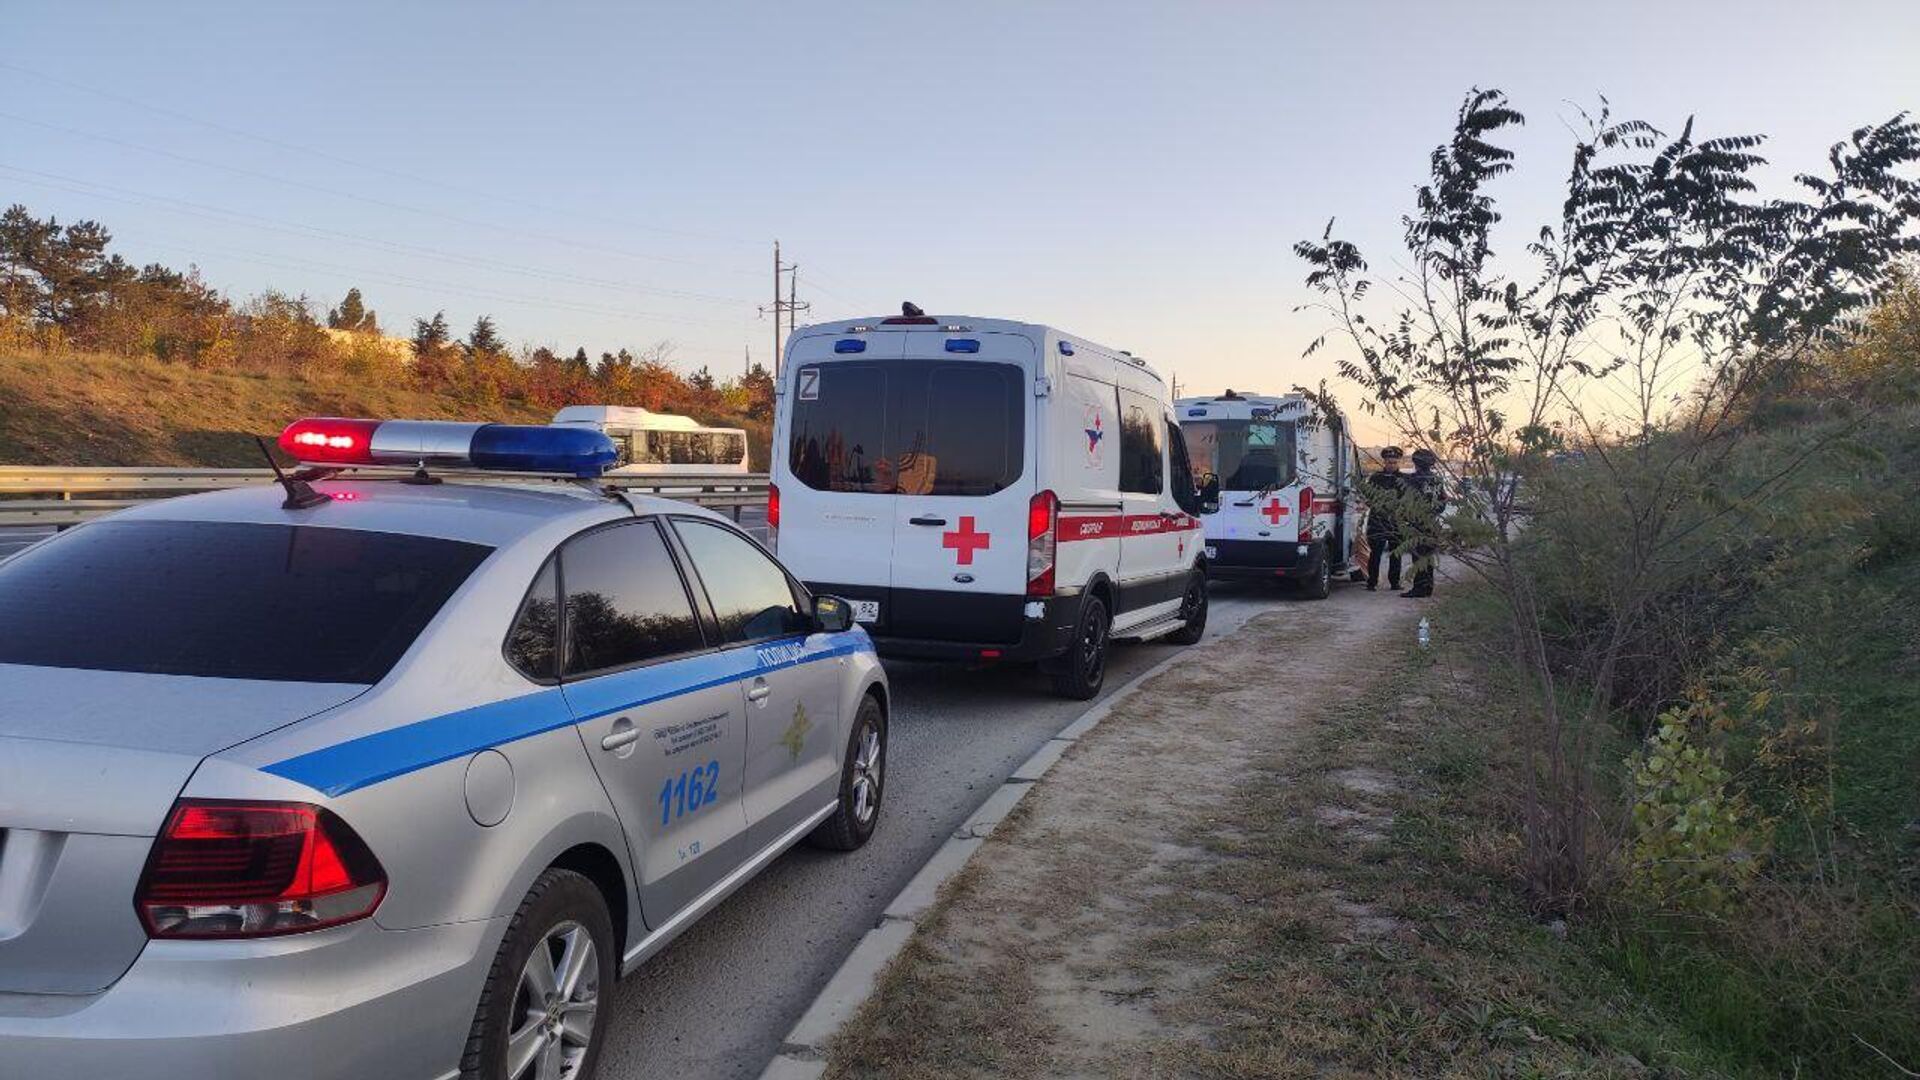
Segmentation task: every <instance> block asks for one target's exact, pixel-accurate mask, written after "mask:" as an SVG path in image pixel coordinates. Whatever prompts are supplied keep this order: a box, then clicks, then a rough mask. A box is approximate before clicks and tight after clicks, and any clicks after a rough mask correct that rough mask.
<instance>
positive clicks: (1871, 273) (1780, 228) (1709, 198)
mask: <svg viewBox="0 0 1920 1080" xmlns="http://www.w3.org/2000/svg"><path fill="white" fill-rule="evenodd" d="M1583 119H1584V126H1583V127H1582V129H1580V131H1579V132H1578V134H1577V135H1576V139H1575V145H1574V148H1573V154H1572V161H1571V167H1570V169H1569V172H1568V174H1567V180H1566V197H1565V200H1564V202H1563V203H1562V207H1561V215H1560V218H1559V220H1557V221H1552V222H1549V223H1547V224H1545V225H1544V226H1542V227H1541V228H1539V229H1537V230H1534V231H1533V232H1532V233H1530V234H1529V235H1530V236H1531V237H1532V239H1531V242H1529V243H1528V244H1527V245H1526V248H1525V253H1526V255H1527V256H1528V259H1527V260H1524V262H1530V264H1531V273H1530V274H1528V275H1527V276H1524V277H1509V276H1508V275H1507V274H1506V272H1505V270H1506V268H1507V267H1509V266H1517V265H1522V263H1523V261H1521V260H1515V261H1511V262H1509V261H1503V260H1501V259H1497V258H1496V257H1495V250H1496V249H1495V240H1496V226H1497V225H1498V224H1499V222H1500V221H1501V215H1500V213H1499V211H1498V206H1497V203H1496V202H1495V200H1494V198H1493V196H1492V194H1491V193H1490V187H1491V185H1492V184H1493V182H1494V181H1496V180H1497V179H1498V178H1500V177H1501V176H1503V175H1505V174H1506V173H1507V172H1509V171H1510V170H1511V169H1512V168H1513V153H1512V152H1511V151H1510V150H1507V149H1506V148H1505V147H1502V146H1500V145H1499V144H1498V143H1497V141H1495V140H1496V138H1497V136H1498V135H1499V134H1500V133H1501V132H1502V131H1503V130H1504V129H1507V128H1510V127H1512V126H1516V125H1519V124H1521V123H1523V122H1524V120H1523V117H1522V116H1521V114H1520V113H1519V112H1518V111H1516V110H1515V109H1513V108H1512V107H1510V106H1509V104H1508V103H1507V99H1506V97H1505V96H1504V95H1503V94H1501V93H1499V92H1498V91H1493V90H1487V91H1481V90H1476V91H1474V92H1472V93H1470V94H1469V95H1468V96H1467V99H1466V101H1465V103H1464V104H1463V105H1462V107H1461V108H1460V111H1459V114H1458V116H1457V119H1456V122H1455V125H1454V132H1453V136H1452V138H1451V139H1450V140H1449V141H1448V142H1447V143H1446V144H1444V145H1442V146H1440V147H1439V148H1438V149H1436V150H1434V151H1433V154H1432V157H1431V165H1430V172H1431V178H1430V181H1429V182H1428V184H1426V185H1425V186H1423V187H1421V188H1420V190H1419V192H1418V194H1417V197H1416V203H1415V209H1414V212H1413V213H1412V214H1410V215H1409V216H1408V217H1406V218H1405V219H1404V226H1405V229H1404V236H1403V245H1404V248H1405V255H1404V257H1403V260H1402V261H1403V262H1404V265H1405V266H1406V270H1405V271H1404V272H1403V273H1401V274H1399V275H1397V276H1395V277H1392V278H1388V279H1384V284H1385V285H1386V291H1387V292H1388V293H1389V294H1390V296H1391V297H1392V299H1391V300H1388V301H1385V302H1384V305H1385V310H1384V311H1381V310H1378V309H1379V308H1380V307H1381V306H1382V304H1383V302H1382V301H1380V300H1379V299H1378V293H1379V291H1378V290H1375V289H1373V285H1374V284H1375V283H1376V282H1375V280H1374V279H1373V278H1370V277H1369V276H1368V265H1367V262H1366V260H1365V259H1364V258H1363V257H1362V256H1361V253H1360V251H1359V250H1358V249H1357V248H1356V247H1355V246H1354V245H1353V244H1351V243H1349V242H1347V241H1345V240H1342V239H1340V238H1338V237H1336V236H1335V235H1334V233H1333V227H1332V225H1331V224H1329V226H1328V228H1327V231H1326V233H1325V234H1323V235H1322V236H1321V237H1320V238H1319V239H1318V240H1311V241H1305V242H1302V243H1300V244H1298V245H1296V246H1295V251H1296V253H1297V254H1299V255H1300V257H1301V258H1302V259H1304V260H1305V261H1306V262H1307V264H1308V265H1309V267H1310V268H1311V270H1310V273H1309V274H1308V277H1307V283H1308V285H1309V287H1310V288H1311V289H1313V290H1315V291H1316V292H1318V293H1319V294H1320V295H1321V297H1322V300H1321V302H1320V303H1319V304H1318V305H1316V306H1318V307H1319V308H1320V309H1321V310H1323V311H1325V312H1326V313H1328V314H1329V315H1330V316H1331V318H1332V320H1333V323H1334V328H1335V331H1334V332H1335V333H1337V334H1338V335H1339V337H1340V339H1342V340H1343V341H1344V343H1345V345H1346V349H1345V350H1344V351H1343V353H1342V355H1341V357H1340V359H1339V361H1338V366H1339V370H1340V372H1341V374H1342V375H1344V376H1346V377H1347V378H1350V379H1352V380H1354V381H1356V382H1358V383H1359V384H1360V385H1361V386H1362V387H1363V388H1364V389H1365V390H1366V392H1367V394H1368V396H1369V402H1368V404H1369V406H1370V407H1371V408H1373V409H1374V410H1376V411H1378V412H1380V413H1382V414H1383V415H1384V416H1385V417H1386V418H1387V419H1388V420H1389V421H1390V422H1391V423H1392V424H1393V426H1394V427H1395V428H1397V429H1398V430H1399V432H1400V433H1401V435H1402V436H1403V438H1405V439H1407V440H1410V441H1413V442H1415V443H1424V444H1425V445H1428V446H1431V447H1433V448H1435V449H1436V450H1439V451H1441V452H1442V456H1443V457H1444V458H1447V459H1449V460H1450V461H1451V462H1452V466H1451V467H1452V470H1453V471H1454V472H1455V473H1456V474H1457V476H1458V479H1459V480H1460V485H1459V488H1460V492H1461V494H1462V502H1463V503H1464V504H1465V505H1464V506H1463V507H1462V509H1461V512H1460V513H1459V514H1458V515H1457V516H1456V517H1454V518H1453V519H1452V521H1453V522H1454V523H1455V525H1454V528H1453V531H1452V533H1451V535H1450V536H1449V538H1448V539H1449V541H1450V542H1449V545H1448V546H1449V548H1450V553H1451V554H1452V555H1453V556H1454V557H1456V558H1457V559H1459V560H1460V562H1461V564H1462V565H1463V566H1465V567H1466V568H1467V569H1468V570H1469V571H1470V572H1473V573H1475V574H1478V575H1479V576H1481V577H1482V578H1483V579H1484V580H1486V581H1487V582H1488V583H1489V584H1490V585H1491V586H1492V587H1493V588H1494V589H1495V591H1496V592H1497V593H1498V594H1499V596H1500V597H1501V599H1502V601H1503V603H1504V605H1505V609H1506V613H1507V616H1508V622H1509V624H1510V629H1511V650H1512V654H1511V659H1512V662H1513V664H1514V666H1515V668H1516V670H1518V671H1519V672H1520V673H1522V674H1523V675H1524V677H1525V680H1526V683H1525V684H1526V686H1527V687H1528V688H1529V689H1530V691H1531V699H1530V700H1529V701H1528V702H1527V712H1526V715H1525V716H1524V717H1523V718H1522V725H1521V732H1520V735H1521V739H1522V743H1523V746H1524V747H1525V749H1526V750H1527V751H1528V755H1529V759H1530V760H1531V761H1533V762H1535V763H1537V769H1534V770H1530V771H1529V773H1528V777H1527V779H1528V782H1529V785H1530V786H1529V788H1528V789H1527V792H1526V796H1527V797H1526V806H1525V807H1524V821H1525V835H1524V842H1525V858H1526V870H1527V873H1528V877H1529V884H1530V886H1531V888H1532V890H1533V893H1534V900H1535V903H1536V904H1537V905H1538V906H1539V907H1540V908H1541V909H1543V910H1566V909H1568V908H1570V907H1573V906H1575V905H1577V904H1579V903H1580V902H1581V901H1582V900H1583V899H1584V898H1585V897H1587V895H1588V894H1589V887H1590V885H1591V884H1592V877H1591V875H1592V873H1593V871H1594V869H1595V867H1596V865H1597V864H1598V863H1599V861H1600V860H1599V859H1597V858H1596V856H1597V855H1598V854H1599V852H1598V851H1597V850H1596V849H1597V848H1599V847H1601V846H1602V844H1596V843H1595V842H1594V841H1595V836H1594V835H1593V832H1592V827H1593V821H1594V810H1593V790H1594V789H1593V777H1594V773H1595V753H1596V749H1597V744H1596V738H1597V732H1598V731H1599V729H1600V728H1601V726H1602V724H1603V723H1604V721H1605V720H1606V718H1607V717H1608V716H1609V714H1610V712H1611V710H1612V708H1613V706H1614V704H1615V702H1616V694H1617V692H1618V690H1619V680H1618V676H1619V673H1620V671H1621V670H1622V667H1623V665H1625V664H1627V663H1629V662H1630V661H1631V659H1632V658H1633V657H1634V656H1635V655H1638V650H1645V649H1650V648H1653V647H1654V644H1653V641H1652V639H1651V638H1650V636H1649V635H1650V634H1652V633H1653V632H1654V630H1655V615H1656V613H1657V612H1658V611H1659V610H1660V609H1659V606H1658V605H1659V603H1660V601H1661V598H1662V597H1663V595H1664V591H1665V590H1666V589H1668V588H1669V587H1670V586H1671V585H1672V584H1673V583H1674V582H1675V581H1676V580H1677V579H1678V577H1679V575H1680V574H1681V573H1682V572H1683V571H1684V568H1685V567H1687V566H1689V565H1692V563H1691V562H1690V560H1695V559H1698V558H1701V557H1703V556H1702V553H1700V552H1699V551H1697V550H1695V548H1696V546H1697V545H1698V544H1699V543H1700V540H1701V538H1702V537H1703V535H1704V533H1703V531H1702V523H1703V522H1705V521H1710V520H1712V519H1713V518H1714V517H1715V516H1717V515H1722V514H1726V513H1731V512H1735V511H1736V510H1740V509H1743V508H1747V507H1751V506H1753V505H1754V504H1755V500H1756V498H1757V497H1759V496H1760V495H1761V494H1762V492H1763V491H1764V485H1761V486H1759V487H1747V488H1742V489H1729V488H1727V487H1726V486H1724V484H1723V483H1722V477H1723V475H1724V472H1723V469H1722V466H1723V465H1724V463H1725V462H1726V460H1727V457H1728V455H1729V454H1730V453H1731V452H1732V450H1733V448H1734V446H1735V445H1737V444H1738V442H1739V441H1740V439H1741V438H1742V437H1743V436H1744V435H1745V434H1746V433H1747V432H1748V431H1750V430H1751V425H1750V421H1751V419H1752V418H1753V417H1754V416H1755V415H1756V406H1757V405H1758V404H1760V403H1762V402H1763V401H1764V400H1765V399H1766V397H1767V395H1768V394H1769V393H1771V392H1773V390H1774V388H1776V387H1779V386H1781V385H1783V384H1787V383H1790V382H1791V380H1792V378H1793V377H1794V375H1795V373H1796V372H1799V371H1801V370H1803V369H1804V368H1805V366H1806V365H1808V364H1809V363H1811V362H1813V361H1814V360H1815V359H1816V358H1818V357H1819V356H1820V355H1822V353H1823V352H1824V351H1826V350H1828V349H1829V348H1830V347H1831V345H1832V343H1833V342H1834V341H1835V340H1836V339H1844V338H1845V337H1847V336H1848V335H1849V334H1851V333H1852V332H1853V325H1852V321H1851V320H1852V318H1853V316H1854V315H1855V314H1856V313H1857V312H1858V311H1859V310H1861V309H1862V307H1863V306H1864V305H1866V304H1867V303H1869V302H1870V301H1871V300H1872V299H1873V298H1874V297H1875V296H1876V295H1878V294H1879V293H1880V292H1882V291H1883V290H1884V289H1885V288H1886V287H1887V286H1888V284H1889V282H1890V281H1891V280H1892V278H1891V275H1892V273H1893V270H1894V268H1895V267H1896V266H1897V264H1898V260H1899V259H1900V258H1901V257H1902V256H1904V255H1907V254H1909V253H1911V252H1913V251H1914V250H1916V245H1917V244H1920V240H1916V238H1915V237H1914V235H1913V225H1914V222H1915V221H1916V219H1920V181H1916V180H1914V179H1913V178H1912V177H1911V176H1910V175H1907V174H1908V173H1909V172H1910V171H1911V168H1912V167H1913V165H1914V164H1915V163H1916V162H1920V126H1916V125H1915V124H1914V123H1912V122H1911V121H1909V120H1908V118H1907V117H1906V116H1904V115H1902V116H1898V117H1895V118H1894V119H1892V120H1890V121H1888V122H1886V123H1883V124H1878V125H1871V126H1868V127H1864V128H1861V129H1859V130H1858V131H1856V132H1854V133H1853V135H1852V137H1851V138H1850V139H1849V140H1848V141H1846V142H1844V143H1841V144H1839V145H1837V146H1835V147H1834V148H1833V150H1832V151H1831V153H1830V154H1829V156H1828V166H1829V170H1830V175H1827V176H1824V177H1816V176H1810V175H1808V176H1801V177H1798V178H1797V183H1798V185H1799V188H1800V197H1799V198H1791V197H1782V198H1761V197H1759V196H1758V195H1756V194H1755V192H1756V191H1757V183H1756V179H1755V177H1756V174H1757V173H1758V171H1759V170H1760V169H1761V167H1762V166H1763V165H1764V164H1765V160H1764V159H1763V158H1762V157H1761V156H1760V155H1759V153H1758V149H1759V147H1760V146H1761V139H1760V137H1758V136H1732V137H1722V138H1708V139H1703V138H1699V137H1697V136H1696V135H1695V133H1694V126H1693V122H1692V121H1691V120H1689V121H1687V122H1686V123H1685V124H1684V125H1683V126H1682V128H1681V130H1680V133H1679V134H1678V135H1677V136H1673V137H1668V136H1666V135H1663V134H1662V133H1661V132H1659V131H1657V130H1656V129H1655V128H1653V127H1652V126H1651V125H1650V124H1647V123H1645V122H1642V121H1627V120H1617V119H1615V118H1614V117H1613V116H1612V114H1611V113H1610V111H1609V110H1608V109H1607V107H1606V106H1605V103H1604V101H1603V102H1602V106H1601V108H1600V109H1599V111H1598V113H1597V114H1596V115H1593V116H1591V117H1585V118H1583ZM1327 340H1328V339H1327V338H1326V337H1322V338H1320V339H1319V340H1317V341H1315V342H1314V343H1313V344H1312V346H1310V347H1309V349H1308V352H1309V353H1311V352H1313V351H1315V350H1317V349H1319V348H1321V347H1322V346H1323V345H1324V344H1325V343H1326V342H1327ZM1565 449H1572V450H1574V451H1577V452H1578V455H1579V456H1578V457H1577V458H1575V459H1573V460H1577V461H1584V462H1586V465H1585V466H1583V469H1584V471H1583V472H1582V473H1581V475H1582V477H1583V481H1584V484H1583V487H1582V489H1581V490H1582V493H1583V498H1582V499H1581V500H1576V501H1573V502H1569V503H1563V504H1561V507H1563V508H1564V512H1565V513H1568V514H1581V513H1591V512H1593V504H1594V503H1596V502H1598V503H1602V504H1604V509H1605V513H1604V520H1605V522H1606V524H1605V526H1604V536H1605V543H1604V544H1600V545H1592V544H1591V543H1590V542H1589V543H1588V544H1587V545H1585V546H1587V547H1590V548H1591V550H1586V551H1583V552H1582V553H1581V559H1582V561H1581V562H1580V564H1579V565H1580V567H1581V571H1580V574H1579V575H1578V576H1579V577H1580V578H1581V580H1580V581H1578V582H1573V583H1565V582H1559V581H1549V580H1541V579H1539V578H1536V577H1535V576H1533V575H1532V574H1531V573H1530V564H1529V562H1528V552H1527V551H1526V550H1525V549H1524V548H1523V545H1522V543H1521V538H1522V537H1523V536H1529V535H1535V534H1539V535H1550V534H1554V533H1559V532H1561V530H1557V529H1553V528H1549V526H1550V525H1552V524H1553V523H1552V522H1550V521H1548V520H1544V519H1543V518H1542V517H1540V516H1539V515H1541V514H1545V513H1550V512H1561V511H1559V510H1556V509H1554V508H1552V507H1547V508H1541V507H1535V508H1534V514H1535V516H1534V517H1533V518H1532V527H1530V528H1529V529H1528V530H1526V531H1525V532H1524V533H1522V532H1517V531H1516V530H1515V528H1514V526H1515V523H1516V520H1517V514H1516V510H1517V507H1518V503H1517V502H1516V499H1517V498H1518V497H1519V496H1518V492H1520V491H1521V490H1522V489H1523V487H1524V486H1528V485H1533V486H1535V487H1536V490H1539V489H1544V488H1546V487H1550V486H1551V484H1552V483H1553V480H1554V477H1555V475H1556V465H1557V463H1564V462H1566V461H1567V460H1568V459H1567V458H1565V457H1563V456H1562V455H1560V454H1559V453H1558V451H1562V450H1565ZM1803 460H1804V459H1803ZM1516 477H1518V478H1520V481H1521V482H1520V483H1515V482H1513V481H1514V479H1515V478H1516ZM1774 479H1777V477H1775V478H1774ZM1563 534H1564V533H1563ZM1574 534H1575V535H1577V532H1576V533H1574ZM1589 535H1591V534H1589ZM1569 584H1571V585H1577V586H1578V587H1579V589H1580V591H1579V592H1573V591H1571V590H1570V589H1569V590H1568V591H1555V590H1560V589H1567V587H1568V586H1569ZM1567 670H1571V671H1572V672H1573V673H1574V674H1575V675H1576V676H1577V686H1578V688H1579V689H1580V690H1581V691H1582V692H1584V693H1585V697H1584V700H1581V701H1579V702H1578V703H1577V704H1576V703H1570V701H1572V700H1573V699H1570V698H1569V697H1568V695H1567V690H1568V687H1567V686H1565V685H1563V684H1562V682H1561V681H1560V675H1561V673H1562V672H1564V671H1567Z"/></svg>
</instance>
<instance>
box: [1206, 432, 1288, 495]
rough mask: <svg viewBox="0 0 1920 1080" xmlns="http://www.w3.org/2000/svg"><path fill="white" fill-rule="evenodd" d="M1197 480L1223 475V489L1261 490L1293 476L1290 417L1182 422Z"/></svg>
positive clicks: (1281, 483)
mask: <svg viewBox="0 0 1920 1080" xmlns="http://www.w3.org/2000/svg"><path fill="white" fill-rule="evenodd" d="M1180 433H1181V434H1182V435H1183V436H1185V438H1186V443H1187V456H1188V457H1189V458H1190V459H1192V462H1193V471H1194V473H1195V478H1196V480H1197V479H1198V478H1199V477H1201V476H1204V475H1205V474H1207V473H1213V474H1214V475H1215V476H1218V477H1219V478H1220V490H1222V491H1259V490H1261V489H1263V488H1269V487H1285V486H1287V485H1288V484H1291V483H1293V480H1294V431H1293V421H1291V420H1188V421H1186V422H1185V423H1183V424H1181V425H1180Z"/></svg>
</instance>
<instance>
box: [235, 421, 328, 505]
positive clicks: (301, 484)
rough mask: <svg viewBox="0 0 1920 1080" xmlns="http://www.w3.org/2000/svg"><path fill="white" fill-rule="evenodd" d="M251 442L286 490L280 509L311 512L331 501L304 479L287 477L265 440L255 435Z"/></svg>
mask: <svg viewBox="0 0 1920 1080" xmlns="http://www.w3.org/2000/svg"><path fill="white" fill-rule="evenodd" d="M253 441H254V442H255V443H257V444H258V445H259V447H260V453H261V455H262V456H264V457H265V458H266V459H267V467H268V468H270V469H272V470H273V478H274V479H275V480H278V481H280V486H281V487H283V488H285V489H287V501H286V502H283V503H281V504H280V509H282V510H311V509H313V508H314V507H316V506H319V505H321V504H323V503H330V502H332V501H333V496H331V495H328V494H326V493H325V492H320V491H315V490H313V485H312V484H309V483H307V482H306V481H305V480H304V479H302V478H300V477H297V476H288V475H287V474H286V472H285V470H283V469H281V468H280V463H279V462H277V461H275V460H273V451H271V450H269V449H267V440H265V439H263V438H261V437H260V436H258V435H255V436H254V437H253Z"/></svg>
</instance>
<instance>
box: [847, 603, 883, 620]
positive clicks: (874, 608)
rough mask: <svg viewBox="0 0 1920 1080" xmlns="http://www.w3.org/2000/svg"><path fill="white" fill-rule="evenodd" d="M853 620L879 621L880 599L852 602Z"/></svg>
mask: <svg viewBox="0 0 1920 1080" xmlns="http://www.w3.org/2000/svg"><path fill="white" fill-rule="evenodd" d="M853 621H854V622H879V621H880V601H878V600H855V601H854V602H853Z"/></svg>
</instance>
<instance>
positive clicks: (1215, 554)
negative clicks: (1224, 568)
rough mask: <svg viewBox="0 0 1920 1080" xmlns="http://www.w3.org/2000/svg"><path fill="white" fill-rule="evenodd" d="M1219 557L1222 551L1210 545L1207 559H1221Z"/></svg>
mask: <svg viewBox="0 0 1920 1080" xmlns="http://www.w3.org/2000/svg"><path fill="white" fill-rule="evenodd" d="M1219 557H1220V549H1219V548H1217V547H1214V546H1213V545H1212V544H1208V545H1207V558H1209V559H1217V558H1219Z"/></svg>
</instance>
